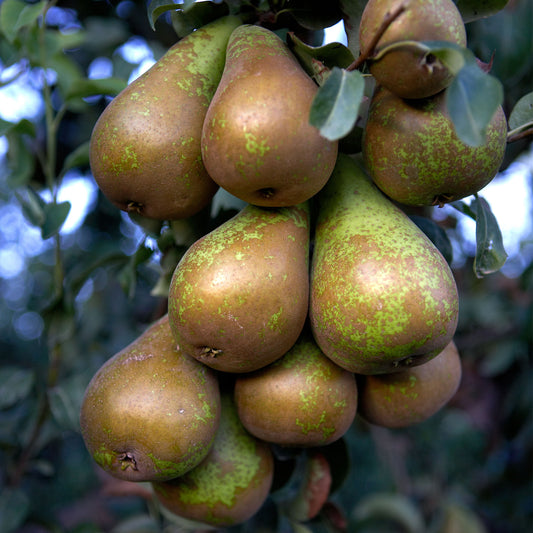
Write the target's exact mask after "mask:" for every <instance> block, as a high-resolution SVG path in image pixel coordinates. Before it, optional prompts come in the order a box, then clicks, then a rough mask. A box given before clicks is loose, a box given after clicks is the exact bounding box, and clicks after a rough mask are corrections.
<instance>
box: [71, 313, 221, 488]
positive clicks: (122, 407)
mask: <svg viewBox="0 0 533 533" xmlns="http://www.w3.org/2000/svg"><path fill="white" fill-rule="evenodd" d="M219 418H220V391H219V385H218V380H217V378H216V376H215V374H214V373H213V371H212V370H211V369H209V368H207V367H206V366H205V365H202V364H200V363H199V362H198V361H196V360H195V359H193V358H191V357H189V356H187V355H185V354H183V353H182V352H180V351H179V350H177V349H176V343H175V341H174V339H173V336H172V332H171V330H170V326H169V323H168V315H164V316H163V317H162V318H160V319H159V320H157V321H156V322H155V323H154V324H152V325H151V326H149V327H148V328H147V329H146V330H145V331H144V332H143V333H142V334H141V335H140V336H139V337H138V338H137V339H135V340H134V341H133V342H132V343H131V344H129V345H128V346H126V347H125V348H124V349H123V350H121V351H120V352H118V353H117V354H115V355H114V356H113V357H111V358H110V359H108V360H107V361H106V362H105V363H104V364H103V365H102V366H101V368H100V369H99V370H98V371H97V372H96V374H95V375H94V376H93V378H92V379H91V381H90V382H89V384H88V386H87V389H86V391H85V395H84V398H83V403H82V407H81V412H80V426H81V434H82V436H83V439H84V442H85V445H86V446H87V449H88V450H89V452H90V454H91V455H92V457H93V459H94V460H95V461H96V463H97V464H98V465H99V466H100V467H101V468H102V469H104V470H105V471H106V472H108V473H109V474H111V475H112V476H114V477H116V478H119V479H124V480H127V481H152V480H163V479H171V478H174V477H176V476H180V475H182V474H184V473H185V472H187V471H189V470H190V469H191V468H193V467H194V466H196V465H197V464H198V463H200V461H202V460H203V459H204V458H205V457H206V455H207V454H208V452H209V450H210V449H211V446H212V445H213V441H214V438H215V433H216V430H217V428H218V423H219Z"/></svg>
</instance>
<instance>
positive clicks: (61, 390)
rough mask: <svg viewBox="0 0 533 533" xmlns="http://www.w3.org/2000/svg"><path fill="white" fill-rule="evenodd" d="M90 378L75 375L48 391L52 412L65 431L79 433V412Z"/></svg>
mask: <svg viewBox="0 0 533 533" xmlns="http://www.w3.org/2000/svg"><path fill="white" fill-rule="evenodd" d="M89 379H90V376H86V375H85V374H84V373H81V374H74V375H73V376H72V377H70V378H68V379H66V380H63V381H62V382H61V383H60V384H58V385H57V386H55V387H53V388H52V389H50V390H49V391H48V401H49V404H50V410H51V411H52V415H53V417H54V419H55V421H56V422H57V423H58V424H59V426H60V427H61V428H63V429H66V430H70V431H79V412H80V409H81V404H82V401H83V395H84V392H85V388H86V387H87V384H88V382H89Z"/></svg>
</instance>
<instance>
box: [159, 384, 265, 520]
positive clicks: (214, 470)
mask: <svg viewBox="0 0 533 533" xmlns="http://www.w3.org/2000/svg"><path fill="white" fill-rule="evenodd" d="M273 474H274V457H273V454H272V451H271V449H270V447H269V445H268V444H267V443H265V442H262V441H260V440H258V439H256V438H255V437H253V436H252V435H250V434H249V433H248V432H247V431H246V430H245V429H244V427H243V425H242V424H241V422H240V420H239V417H238V415H237V410H236V407H235V404H234V402H233V399H232V398H231V395H230V394H223V395H222V412H221V418H220V425H219V428H218V431H217V434H216V437H215V443H214V445H213V447H212V449H211V452H210V453H209V455H208V456H207V457H206V458H205V459H204V461H202V462H201V463H200V464H199V465H198V466H197V467H195V468H193V469H192V470H191V471H189V472H187V473H186V474H185V475H183V476H181V477H179V478H176V479H172V480H169V481H157V482H152V484H151V485H152V488H153V491H154V495H155V497H156V500H157V501H159V502H160V503H161V504H162V506H163V508H164V509H166V510H168V511H170V512H171V513H173V514H175V515H177V516H179V517H181V518H185V519H188V520H192V521H194V522H199V523H201V524H206V525H210V526H216V527H218V528H221V527H227V526H232V525H237V524H241V523H243V522H245V521H246V520H248V519H250V518H251V517H252V516H253V515H254V514H255V513H256V512H257V511H258V510H259V509H260V508H261V506H262V505H263V503H264V502H265V500H266V499H267V497H268V495H269V492H270V488H271V486H272V480H273Z"/></svg>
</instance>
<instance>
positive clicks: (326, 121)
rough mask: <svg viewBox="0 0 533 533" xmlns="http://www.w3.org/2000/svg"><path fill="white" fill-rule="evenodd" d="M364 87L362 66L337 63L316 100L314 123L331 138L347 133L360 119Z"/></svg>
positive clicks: (340, 136)
mask: <svg viewBox="0 0 533 533" xmlns="http://www.w3.org/2000/svg"><path fill="white" fill-rule="evenodd" d="M364 88H365V82H364V78H363V75H362V74H361V73H360V72H359V71H358V70H354V71H347V70H344V69H340V68H338V67H334V68H333V70H332V71H331V74H330V76H329V77H328V79H327V80H326V82H325V83H324V85H322V87H320V88H319V90H318V92H317V94H316V96H315V98H314V100H313V103H312V105H311V111H310V114H309V121H310V123H311V124H312V125H313V126H315V127H316V128H318V129H319V130H320V133H321V135H323V136H324V137H325V138H326V139H329V140H330V141H334V140H337V139H340V138H342V137H344V136H345V135H347V134H348V133H349V132H350V131H351V129H352V128H353V126H354V124H355V122H356V120H357V117H358V113H359V105H360V104H361V101H362V99H363V93H364Z"/></svg>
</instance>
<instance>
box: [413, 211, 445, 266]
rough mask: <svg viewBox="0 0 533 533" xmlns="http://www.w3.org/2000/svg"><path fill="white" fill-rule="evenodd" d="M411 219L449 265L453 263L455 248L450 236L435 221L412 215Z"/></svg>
mask: <svg viewBox="0 0 533 533" xmlns="http://www.w3.org/2000/svg"><path fill="white" fill-rule="evenodd" d="M409 218H410V219H411V220H412V221H413V222H414V223H415V224H416V225H417V226H418V227H419V228H420V229H421V230H422V231H423V232H424V234H425V235H426V236H427V237H428V238H429V240H430V241H431V242H432V243H433V244H434V245H435V247H436V248H437V249H438V250H439V252H440V253H441V254H442V256H443V257H444V259H446V262H447V263H451V262H452V261H453V248H452V243H451V242H450V239H449V237H448V234H447V233H446V232H445V231H444V229H443V228H441V227H440V226H439V225H438V224H437V223H436V222H435V221H434V220H433V219H431V218H428V217H425V216H420V215H410V216H409Z"/></svg>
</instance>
